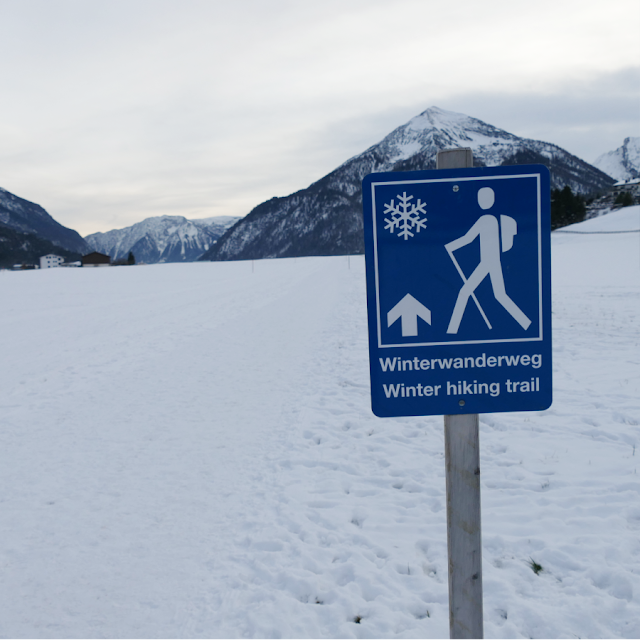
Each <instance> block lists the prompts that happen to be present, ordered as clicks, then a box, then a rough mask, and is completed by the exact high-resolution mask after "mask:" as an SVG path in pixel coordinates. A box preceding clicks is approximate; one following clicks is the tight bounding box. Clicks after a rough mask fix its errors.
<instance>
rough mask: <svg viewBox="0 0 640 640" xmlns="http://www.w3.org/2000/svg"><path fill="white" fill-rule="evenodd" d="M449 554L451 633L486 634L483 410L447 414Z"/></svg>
mask: <svg viewBox="0 0 640 640" xmlns="http://www.w3.org/2000/svg"><path fill="white" fill-rule="evenodd" d="M472 166H473V152H472V151H471V149H447V150H446V151H439V152H438V154H437V156H436V168H437V169H458V168H464V167H472ZM444 447H445V464H446V475H447V547H448V555H449V634H450V637H451V638H483V637H484V630H483V618H482V537H481V521H480V446H479V416H478V414H477V413H470V414H469V413H468V414H463V415H451V416H445V417H444Z"/></svg>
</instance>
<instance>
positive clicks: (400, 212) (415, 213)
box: [384, 191, 427, 240]
mask: <svg viewBox="0 0 640 640" xmlns="http://www.w3.org/2000/svg"><path fill="white" fill-rule="evenodd" d="M398 200H399V201H400V202H399V203H398V204H397V205H396V204H395V201H394V200H392V201H391V202H390V203H389V204H386V205H385V210H384V213H385V215H386V214H391V217H390V218H385V219H384V221H385V222H386V225H385V227H384V228H385V229H389V231H390V232H391V233H394V232H395V230H396V229H398V236H399V237H400V236H402V237H404V239H405V240H408V239H409V237H410V236H411V237H413V235H414V234H413V233H412V231H411V230H414V231H415V232H416V233H417V232H419V231H420V229H426V228H427V218H420V214H426V213H427V212H426V211H425V207H426V206H427V203H426V202H421V201H420V198H418V202H417V203H416V204H410V203H409V200H413V196H408V195H407V192H406V191H405V192H404V193H403V194H402V195H401V196H400V195H399V196H398Z"/></svg>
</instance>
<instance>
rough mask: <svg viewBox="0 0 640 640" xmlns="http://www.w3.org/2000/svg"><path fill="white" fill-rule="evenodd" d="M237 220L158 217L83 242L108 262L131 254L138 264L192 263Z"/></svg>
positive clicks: (123, 258) (87, 237)
mask: <svg viewBox="0 0 640 640" xmlns="http://www.w3.org/2000/svg"><path fill="white" fill-rule="evenodd" d="M237 220H238V218H233V217H230V216H221V217H217V218H205V219H202V220H187V219H186V218H183V217H182V216H158V217H154V218H147V219H146V220H143V221H142V222H138V223H137V224H134V225H132V226H131V227H126V228H124V229H114V230H113V231H107V232H106V233H92V234H91V235H89V236H86V237H85V241H86V242H87V244H88V245H89V246H90V247H91V249H92V250H93V251H99V252H100V253H104V254H107V255H110V256H111V258H112V260H126V258H127V256H128V255H129V252H132V253H133V255H134V256H135V259H136V262H138V263H140V262H145V263H147V264H154V263H157V262H192V261H194V260H197V259H198V258H199V257H200V256H201V255H202V254H203V253H204V252H205V251H207V250H208V249H210V248H211V246H212V245H214V243H215V242H216V241H217V240H218V238H219V237H220V236H222V234H223V233H224V232H225V231H226V229H227V228H228V227H229V226H230V225H232V224H233V223H234V222H236V221H237Z"/></svg>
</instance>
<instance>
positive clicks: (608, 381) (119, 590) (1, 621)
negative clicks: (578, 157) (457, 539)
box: [0, 207, 640, 638]
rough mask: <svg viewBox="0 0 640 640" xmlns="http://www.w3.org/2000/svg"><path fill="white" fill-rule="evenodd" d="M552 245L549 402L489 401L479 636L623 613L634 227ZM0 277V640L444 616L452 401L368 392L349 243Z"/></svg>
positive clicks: (318, 627)
mask: <svg viewBox="0 0 640 640" xmlns="http://www.w3.org/2000/svg"><path fill="white" fill-rule="evenodd" d="M638 228H640V207H630V208H627V209H625V210H622V211H619V212H614V213H611V214H609V215H607V216H604V217H602V218H598V219H595V220H590V221H588V222H585V223H583V224H581V225H576V226H574V227H572V228H570V229H568V230H574V231H575V230H580V231H602V230H605V231H611V230H624V229H638ZM553 267H554V340H555V348H554V357H555V401H554V404H553V406H552V407H551V408H550V409H549V410H548V411H544V412H541V413H513V414H495V415H483V416H481V447H482V500H483V510H482V517H483V543H484V555H483V559H484V588H485V592H484V595H485V634H486V636H487V637H549V638H556V637H563V638H571V637H583V638H584V637H603V636H604V637H626V638H633V637H635V638H637V637H639V636H640V496H639V492H640V477H639V476H638V474H637V468H638V467H639V466H640V464H639V463H640V450H638V451H637V449H638V448H639V446H640V329H639V328H640V233H628V234H593V233H588V234H584V233H581V234H571V233H554V237H553ZM0 300H1V301H2V314H1V317H0V335H1V336H2V351H1V353H2V364H3V366H2V368H1V371H0V388H1V389H2V394H1V395H0V636H1V637H35V638H48V637H69V638H75V637H116V638H119V637H140V638H142V637H205V636H208V637H224V636H227V637H228V636H231V637H293V636H300V637H362V638H365V637H447V636H448V609H447V563H446V524H445V486H444V460H443V433H442V418H439V417H429V418H402V419H384V420H383V419H378V418H375V417H374V416H373V414H372V413H371V411H370V408H369V383H368V356H367V340H366V311H365V288H364V263H363V259H362V258H361V257H352V258H350V259H348V258H346V257H341V258H308V259H298V260H293V259H290V260H272V261H260V262H256V263H255V264H254V265H252V264H251V262H239V263H205V264H200V263H198V264H172V265H155V266H148V267H135V268H129V267H120V268H111V269H76V270H74V269H52V270H48V271H39V272H20V273H10V272H1V273H0ZM532 560H533V561H535V562H536V563H538V564H539V565H541V566H542V571H541V572H540V573H539V574H536V573H534V571H533V570H532V569H531V566H530V563H531V561H532Z"/></svg>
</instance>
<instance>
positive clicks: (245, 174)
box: [0, 0, 640, 235]
mask: <svg viewBox="0 0 640 640" xmlns="http://www.w3.org/2000/svg"><path fill="white" fill-rule="evenodd" d="M0 28H1V29H0V34H1V35H0V187H3V188H4V189H7V190H8V191H10V192H12V193H15V194H16V195H18V196H20V197H23V198H26V199H28V200H31V201H33V202H37V203H38V204H40V205H42V206H43V207H44V208H45V209H47V211H48V212H49V213H50V214H51V215H52V216H53V217H54V218H55V219H56V220H58V222H60V223H62V224H64V225H65V226H68V227H71V228H73V229H76V230H77V231H78V232H79V233H80V234H82V235H87V234H89V233H93V232H96V231H107V230H109V229H114V228H121V227H125V226H128V225H131V224H134V223H135V222H139V221H140V220H142V219H144V218H146V217H149V216H156V215H164V214H170V215H184V216H186V217H188V218H203V217H208V216H216V215H237V216H243V215H246V214H247V213H248V212H249V211H250V210H251V209H252V208H253V207H254V206H256V205H257V204H259V203H260V202H263V201H264V200H266V199H268V198H270V197H272V196H285V195H288V194H289V193H291V192H293V191H297V190H298V189H302V188H304V187H306V186H308V185H309V184H310V183H312V182H314V181H315V180H317V179H319V178H321V177H322V176H323V175H325V174H326V173H328V172H329V171H331V170H332V169H334V168H335V167H337V166H338V165H340V164H341V163H342V162H344V161H345V160H347V159H348V158H350V157H351V156H354V155H356V154H358V153H360V152H362V151H364V150H365V149H366V148H368V147H369V146H371V145H372V144H374V143H376V142H378V141H380V140H381V139H382V138H383V137H384V136H385V135H387V134H388V133H390V132H391V131H392V130H393V129H395V128H396V127H398V126H400V125H402V124H404V123H405V122H406V121H408V120H409V119H410V118H412V117H413V116H415V115H417V114H418V113H420V112H422V111H424V110H425V109H426V108H428V107H430V106H434V105H436V106H439V107H441V108H444V109H449V110H452V111H457V112H460V113H465V114H467V115H470V116H473V117H476V118H479V119H481V120H483V121H485V122H487V123H489V124H492V125H494V126H496V127H500V128H502V129H506V130H507V131H510V132H511V133H514V134H516V135H519V136H524V137H530V138H536V139H539V140H544V141H546V142H552V143H554V144H558V145H560V146H561V147H564V148H565V149H567V150H568V151H570V152H571V153H573V154H575V155H577V156H579V157H581V158H583V159H584V160H587V161H590V162H593V161H594V160H595V159H596V157H597V156H598V155H600V154H601V153H603V152H605V151H609V150H612V149H615V148H617V147H619V146H620V145H621V144H622V142H623V140H624V138H625V137H626V136H638V135H640V36H639V34H640V2H638V0H608V1H607V2H603V1H602V0H597V1H594V0H576V1H573V0H550V1H549V0H537V2H520V1H517V2H516V1H514V0H508V1H503V0H502V1H493V0H483V1H481V2H480V1H478V0H458V1H457V2H450V3H445V2H442V1H441V0H438V1H432V0H384V1H383V0H322V1H319V0H318V1H311V0H309V1H307V0H0Z"/></svg>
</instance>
